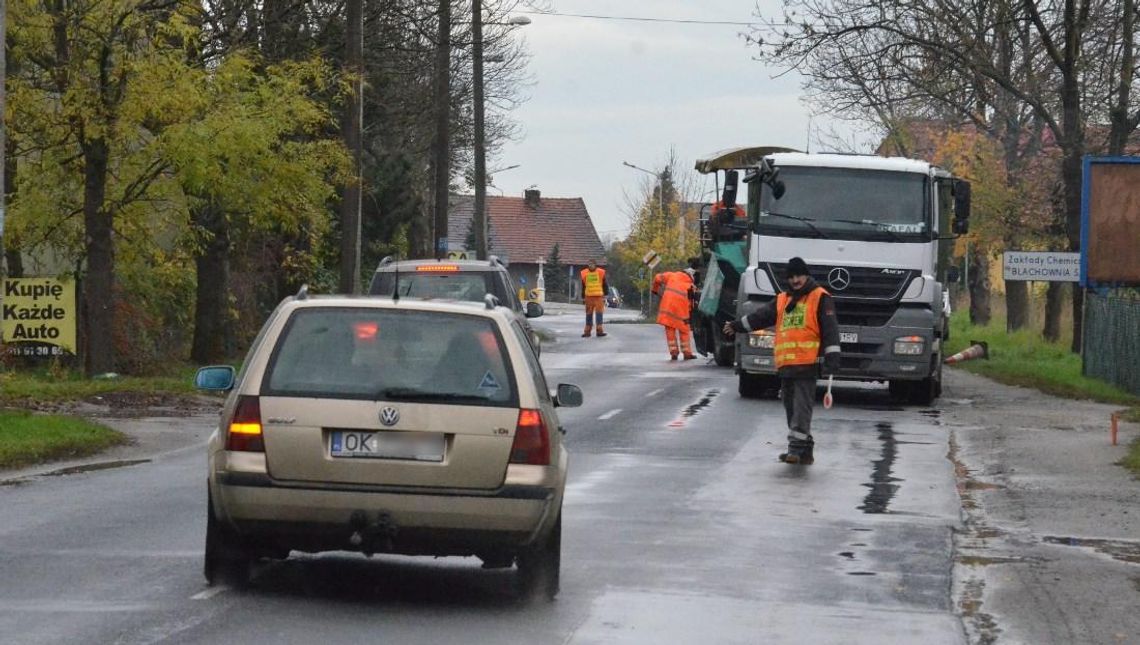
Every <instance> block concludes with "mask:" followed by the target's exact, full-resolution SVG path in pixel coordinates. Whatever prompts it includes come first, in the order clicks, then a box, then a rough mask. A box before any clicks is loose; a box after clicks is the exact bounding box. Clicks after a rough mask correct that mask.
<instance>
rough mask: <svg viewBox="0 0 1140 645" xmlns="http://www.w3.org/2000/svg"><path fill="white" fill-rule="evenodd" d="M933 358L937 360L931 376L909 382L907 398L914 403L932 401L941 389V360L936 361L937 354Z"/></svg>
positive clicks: (921, 403)
mask: <svg viewBox="0 0 1140 645" xmlns="http://www.w3.org/2000/svg"><path fill="white" fill-rule="evenodd" d="M934 360H935V361H937V362H936V364H935V365H936V366H935V367H934V369H933V371H932V374H931V376H928V377H927V378H924V379H922V380H921V381H911V383H910V397H909V398H910V402H911V403H913V404H915V405H924V406H925V405H930V404H931V403H934V399H937V398H938V394H939V391H940V390H941V389H942V362H941V361H938V357H937V356H935V357H934Z"/></svg>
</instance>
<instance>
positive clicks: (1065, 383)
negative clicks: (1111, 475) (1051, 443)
mask: <svg viewBox="0 0 1140 645" xmlns="http://www.w3.org/2000/svg"><path fill="white" fill-rule="evenodd" d="M975 340H977V341H985V343H986V344H987V345H988V346H989V356H990V357H989V360H981V359H978V360H972V361H968V362H965V363H959V364H958V367H960V368H961V369H964V370H966V371H969V372H973V373H974V374H980V375H982V376H985V377H988V378H992V379H993V380H995V381H998V382H999V383H1006V384H1008V385H1020V386H1023V387H1031V388H1035V389H1037V390H1040V391H1042V392H1045V393H1047V394H1052V395H1055V396H1061V397H1065V398H1070V399H1091V400H1094V401H1101V402H1103V403H1113V404H1118V405H1120V406H1121V407H1124V408H1126V409H1125V411H1124V414H1123V415H1122V416H1123V418H1124V419H1125V420H1128V421H1132V422H1140V397H1137V396H1134V395H1132V394H1130V393H1128V392H1126V391H1125V390H1122V389H1120V388H1118V387H1116V386H1114V385H1110V384H1108V383H1105V382H1104V381H1101V380H1098V379H1094V378H1089V377H1087V376H1084V375H1082V374H1081V357H1080V356H1078V355H1077V354H1074V353H1072V352H1071V351H1069V346H1068V344H1067V343H1064V344H1062V343H1051V342H1048V341H1046V340H1044V339H1043V338H1041V335H1040V333H1039V332H1038V331H1037V330H1021V331H1017V332H1013V333H1009V332H1007V331H1006V330H1005V323H1004V321H998V320H995V321H993V322H991V323H990V324H989V325H984V326H974V325H971V324H970V320H969V316H968V314H967V312H965V311H959V312H956V313H955V314H954V315H953V317H952V318H951V320H950V340H949V341H948V342H947V343H946V354H947V355H950V354H954V353H957V352H959V351H961V350H963V349H965V348H966V347H969V345H970V343H971V341H975ZM1121 463H1122V464H1123V465H1125V466H1126V467H1128V468H1129V469H1131V470H1132V472H1134V473H1136V474H1137V475H1140V443H1135V444H1133V445H1132V449H1131V453H1130V455H1129V457H1128V458H1127V459H1125V460H1124V461H1122V462H1121Z"/></svg>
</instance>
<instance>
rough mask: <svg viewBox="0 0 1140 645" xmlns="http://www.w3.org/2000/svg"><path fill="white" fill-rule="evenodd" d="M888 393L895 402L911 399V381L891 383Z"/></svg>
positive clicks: (889, 383)
mask: <svg viewBox="0 0 1140 645" xmlns="http://www.w3.org/2000/svg"><path fill="white" fill-rule="evenodd" d="M887 391H889V392H890V393H891V398H892V399H894V400H895V401H905V400H907V399H909V398H910V381H898V380H892V381H889V382H888V383H887Z"/></svg>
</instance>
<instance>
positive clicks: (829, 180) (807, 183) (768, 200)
mask: <svg viewBox="0 0 1140 645" xmlns="http://www.w3.org/2000/svg"><path fill="white" fill-rule="evenodd" d="M780 179H781V180H782V181H783V182H784V185H785V186H786V190H785V192H784V195H783V196H782V197H781V198H780V199H774V198H773V197H772V193H771V191H770V190H769V189H768V188H767V186H765V187H764V189H763V192H762V194H761V198H760V220H759V222H760V223H759V227H758V232H759V233H760V234H762V235H779V236H782V237H827V238H830V239H846V240H869V241H870V240H873V241H888V242H926V241H929V240H930V234H931V225H930V208H929V201H930V200H929V198H928V197H927V178H926V177H925V176H923V175H920V174H917V173H908V172H891V171H883V170H857V169H849V168H814V167H799V166H783V167H781V168H780ZM806 222H810V223H811V226H808V225H807V224H806Z"/></svg>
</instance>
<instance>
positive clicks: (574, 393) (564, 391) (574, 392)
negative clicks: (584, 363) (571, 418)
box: [554, 383, 582, 408]
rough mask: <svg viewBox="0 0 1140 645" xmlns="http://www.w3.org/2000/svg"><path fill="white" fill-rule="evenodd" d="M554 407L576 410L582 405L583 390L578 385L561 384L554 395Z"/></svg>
mask: <svg viewBox="0 0 1140 645" xmlns="http://www.w3.org/2000/svg"><path fill="white" fill-rule="evenodd" d="M554 405H555V406H557V407H560V408H576V407H578V406H580V405H582V389H581V388H579V387H578V386H577V385H570V384H569V383H559V384H558V393H557V394H555V395H554Z"/></svg>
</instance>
